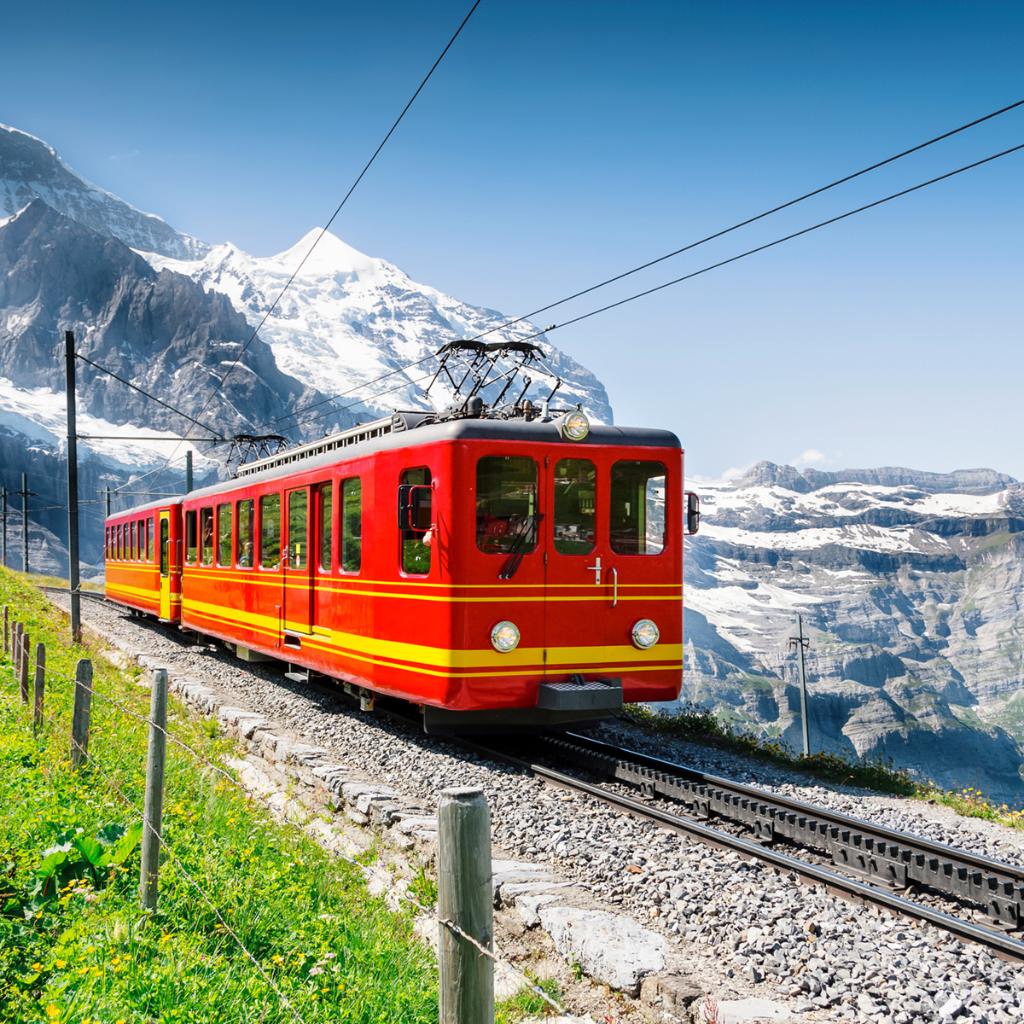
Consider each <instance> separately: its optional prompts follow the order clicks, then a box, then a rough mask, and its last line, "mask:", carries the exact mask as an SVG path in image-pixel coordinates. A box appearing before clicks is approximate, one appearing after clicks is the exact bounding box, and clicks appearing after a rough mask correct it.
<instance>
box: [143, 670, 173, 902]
mask: <svg viewBox="0 0 1024 1024" xmlns="http://www.w3.org/2000/svg"><path fill="white" fill-rule="evenodd" d="M166 754H167V669H165V668H158V669H156V670H155V671H154V672H153V696H152V700H151V701H150V711H149V750H148V753H147V755H146V803H145V807H144V808H143V818H142V870H141V873H140V875H139V899H140V900H141V902H142V909H143V910H156V900H157V882H158V875H159V871H160V834H161V833H160V830H161V827H162V822H163V809H164V760H165V757H166Z"/></svg>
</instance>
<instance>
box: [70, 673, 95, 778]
mask: <svg viewBox="0 0 1024 1024" xmlns="http://www.w3.org/2000/svg"><path fill="white" fill-rule="evenodd" d="M91 716H92V662H91V661H89V659H88V658H82V660H81V661H80V662H79V663H78V667H77V668H76V669H75V710H74V713H73V715H72V717H71V766H72V767H73V768H77V767H78V766H79V765H80V764H81V763H82V762H83V761H84V760H85V759H86V757H87V756H88V752H89V719H90V718H91Z"/></svg>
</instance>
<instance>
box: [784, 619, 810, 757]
mask: <svg viewBox="0 0 1024 1024" xmlns="http://www.w3.org/2000/svg"><path fill="white" fill-rule="evenodd" d="M796 624H797V635H796V636H791V637H790V638H789V646H790V649H792V648H794V647H795V648H796V649H797V650H798V651H799V652H800V722H801V727H802V729H803V734H804V757H807V756H809V755H810V753H811V740H810V732H809V730H808V727H807V664H806V662H805V660H804V654H805V652H806V651H807V648H808V647H810V645H811V641H810V640H809V639H808V638H807V637H805V636H804V617H803V616H802V615H798V616H797V617H796Z"/></svg>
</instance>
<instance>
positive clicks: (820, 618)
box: [684, 463, 1024, 802]
mask: <svg viewBox="0 0 1024 1024" xmlns="http://www.w3.org/2000/svg"><path fill="white" fill-rule="evenodd" d="M699 489H700V491H701V493H702V497H703V502H704V512H705V519H704V524H703V526H702V529H701V532H700V533H699V534H698V535H697V536H696V537H695V538H692V539H691V541H690V542H689V546H688V549H687V559H688V560H687V565H686V584H687V590H686V601H687V613H686V670H685V674H684V680H685V681H684V698H685V699H690V700H695V701H697V702H700V703H703V704H709V705H711V706H714V707H715V708H716V709H717V710H718V711H719V712H720V713H721V714H722V715H723V716H724V717H726V718H728V719H730V720H732V721H734V722H737V723H740V724H742V725H743V726H744V727H746V728H754V729H757V730H760V731H762V732H763V733H765V734H766V735H769V736H774V737H780V738H782V739H783V740H785V741H786V742H787V743H789V744H790V745H791V746H792V747H794V748H795V749H799V747H800V720H799V696H798V690H797V682H798V679H799V676H798V661H797V658H796V656H795V654H794V653H792V652H791V650H790V647H789V643H788V640H789V638H790V637H791V636H792V635H793V634H794V633H795V632H796V617H797V615H802V616H803V620H804V627H805V630H806V632H807V634H808V635H809V636H810V640H811V643H810V649H809V651H808V657H807V668H808V678H809V694H810V709H809V716H808V717H809V722H810V729H811V743H812V746H814V747H816V748H824V749H827V750H832V751H836V752H841V753H844V754H848V755H849V754H856V755H860V756H865V757H882V758H891V759H892V760H893V761H894V762H895V763H897V764H899V765H902V766H906V767H909V768H912V769H914V770H916V771H918V772H920V773H921V774H923V775H926V776H929V777H931V778H934V779H935V780H936V781H938V782H941V783H942V784H944V785H947V786H965V785H976V786H979V787H980V788H982V789H983V790H985V791H986V792H989V793H991V794H993V795H994V796H996V797H998V798H999V799H1005V800H1010V801H1014V802H1019V801H1022V800H1024V782H1022V778H1021V763H1022V760H1024V756H1022V749H1021V746H1020V742H1021V741H1022V740H1024V687H1022V680H1024V558H1022V555H1024V507H1022V499H1024V487H1022V486H1021V485H1020V484H1018V483H1017V482H1016V481H1014V480H1013V479H1012V478H1011V477H1007V476H1005V475H1002V474H999V473H995V472H993V471H992V470H984V469H982V470H966V471H958V472H956V473H950V474H936V473H922V472H917V471H913V470H907V469H899V468H888V469H878V470H850V471H846V472H838V473H821V472H817V471H806V472H800V471H798V470H796V469H794V468H793V467H791V466H776V465H773V464H771V463H761V464H759V465H757V466H755V467H754V468H753V469H752V470H750V471H749V472H748V473H746V474H745V475H744V476H742V477H740V478H739V479H736V480H734V481H731V482H729V483H724V484H722V483H719V484H707V485H704V486H702V487H700V488H699Z"/></svg>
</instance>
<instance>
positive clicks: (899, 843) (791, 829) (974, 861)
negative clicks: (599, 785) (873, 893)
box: [548, 734, 1024, 932]
mask: <svg viewBox="0 0 1024 1024" xmlns="http://www.w3.org/2000/svg"><path fill="white" fill-rule="evenodd" d="M548 743H549V744H550V746H552V747H554V748H555V749H556V750H557V751H558V753H559V755H560V756H561V757H565V758H567V759H569V760H571V761H572V762H573V763H574V764H577V765H579V766H581V767H584V768H586V769H587V770H588V771H591V772H593V773H594V774H595V775H599V776H602V777H604V778H608V779H614V780H615V781H617V782H623V783H626V784H627V785H631V786H635V787H637V788H638V789H639V790H640V792H641V794H642V796H643V797H645V798H646V799H652V798H654V797H661V798H663V799H666V800H670V801H674V802H676V803H681V804H683V805H684V806H685V808H686V812H687V813H688V814H690V815H692V816H693V817H695V818H697V819H698V820H705V821H706V820H710V819H712V818H718V819H720V820H724V821H729V822H732V823H734V824H738V825H741V826H743V827H745V828H747V829H749V830H750V831H751V832H752V833H753V836H754V838H755V840H756V841H757V842H759V843H761V844H765V845H770V844H772V843H773V842H775V841H776V840H780V839H783V840H786V841H788V842H790V843H792V844H793V845H796V846H802V847H806V848H810V849H813V850H816V851H819V852H821V853H823V854H825V855H827V856H829V857H830V858H831V859H832V862H833V864H835V866H836V867H838V868H841V869H843V870H845V871H849V872H852V873H853V874H855V875H858V876H860V877H862V878H864V879H865V880H868V881H870V882H872V883H874V884H881V885H885V886H888V887H890V888H892V889H897V890H902V889H906V888H908V887H909V886H911V885H917V886H921V887H923V888H926V889H929V890H931V891H933V892H937V893H940V894H942V895H943V896H947V897H951V898H953V899H955V900H957V901H960V902H966V903H970V904H973V905H975V906H977V907H980V908H982V909H983V910H984V911H985V913H986V915H987V916H988V918H989V919H990V920H991V921H992V923H993V925H994V926H995V927H996V928H999V929H1001V930H1003V931H1007V932H1010V931H1015V930H1018V929H1020V928H1021V927H1022V925H1024V868H1021V867H1016V866H1015V865H1012V864H1007V863H1004V862H1002V861H997V860H993V859H990V858H987V857H983V856H979V855H977V854H973V853H970V852H968V851H966V850H960V849H957V848H956V847H952V846H946V845H943V844H941V843H935V842H932V841H931V840H928V839H925V838H922V837H919V836H914V835H910V834H907V833H904V832H897V831H895V830H893V829H889V828H886V827H885V826H882V825H876V824H874V823H873V822H869V821H864V820H863V819H860V818H854V817H851V816H849V815H846V814H842V813H840V812H838V811H832V810H830V809H828V808H825V807H819V806H814V805H811V804H806V803H803V802H802V801H799V800H792V799H790V798H788V797H782V796H778V795H776V794H774V793H768V792H766V791H764V790H760V789H757V788H756V787H753V786H747V785H744V784H742V783H738V782H732V781H730V780H728V779H723V778H720V777H718V776H715V775H709V774H707V773H705V772H700V771H696V770H694V769H692V768H688V767H686V766H685V765H680V764H675V763H673V762H670V761H664V760H662V759H660V758H657V757H652V756H650V755H648V754H643V753H640V752H638V751H634V750H627V749H623V748H619V747H616V746H613V745H611V744H607V743H603V742H601V741H599V740H593V739H590V738H589V737H585V736H578V735H575V734H567V738H565V739H551V740H549V741H548Z"/></svg>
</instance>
